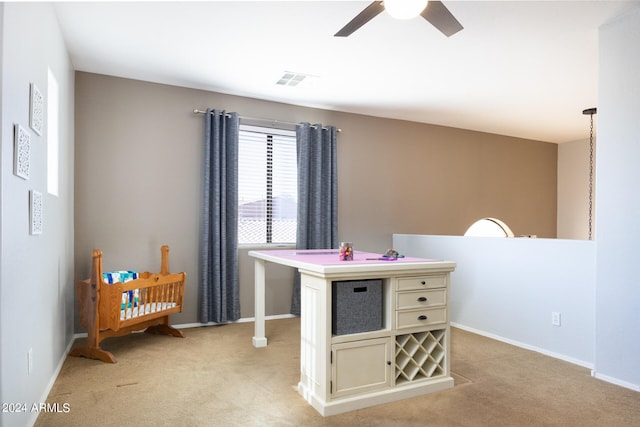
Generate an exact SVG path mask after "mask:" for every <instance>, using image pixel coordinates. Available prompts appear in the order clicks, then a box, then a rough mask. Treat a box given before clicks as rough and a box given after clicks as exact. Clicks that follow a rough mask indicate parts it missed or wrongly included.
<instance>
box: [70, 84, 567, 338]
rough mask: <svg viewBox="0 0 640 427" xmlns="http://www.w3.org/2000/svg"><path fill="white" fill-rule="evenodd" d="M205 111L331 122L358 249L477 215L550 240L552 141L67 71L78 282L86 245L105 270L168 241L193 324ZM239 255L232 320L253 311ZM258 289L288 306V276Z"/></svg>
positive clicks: (345, 227) (280, 310) (139, 262)
mask: <svg viewBox="0 0 640 427" xmlns="http://www.w3.org/2000/svg"><path fill="white" fill-rule="evenodd" d="M206 107H215V108H220V109H226V110H227V111H237V112H239V113H240V115H241V116H248V117H258V118H268V119H278V120H281V121H289V122H300V121H309V122H311V123H316V122H320V123H325V124H333V125H335V126H336V127H338V128H340V129H341V130H342V131H341V132H340V133H339V134H338V187H339V188H338V197H339V201H338V235H339V239H340V240H348V241H352V242H354V245H355V248H356V250H358V249H360V250H368V251H372V252H380V253H383V252H385V251H386V250H387V249H388V248H389V247H390V246H391V240H392V239H391V235H392V233H394V232H398V233H419V234H423V233H424V234H453V235H462V234H463V233H464V232H465V231H466V229H467V228H468V227H469V226H470V225H471V224H472V223H473V222H474V221H475V220H477V219H480V218H482V217H486V216H492V217H498V218H501V219H502V220H504V221H506V222H507V223H508V224H509V225H510V226H511V228H512V230H513V231H514V233H516V234H536V235H538V236H540V237H555V236H556V182H557V179H556V176H557V145H556V144H551V143H546V142H540V141H529V140H522V139H517V138H510V137H506V136H499V135H491V134H486V133H480V132H474V131H469V130H462V129H454V128H447V127H442V126H434V125H427V124H420V123H413V122H405V121H399V120H390V119H381V118H376V117H370V116H363V115H357V114H349V113H342V112H335V111H328V110H321V109H314V108H305V107H300V106H294V105H287V104H280V103H275V102H268V101H263V100H258V99H251V98H243V97H237V96H231V95H225V94H220V93H214V92H206V91H201V90H194V89H187V88H182V87H176V86H167V85H161V84H156V83H150V82H142V81H136V80H129V79H123V78H117V77H109V76H104V75H99V74H91V73H84V72H78V73H77V74H76V205H75V206H76V210H75V224H76V233H75V260H76V264H75V265H76V269H75V272H76V277H78V278H80V277H86V276H87V275H88V274H89V268H90V256H91V251H92V250H93V249H94V248H99V249H101V250H102V251H103V253H104V263H105V264H104V266H105V269H107V270H109V269H128V268H136V269H139V270H148V269H150V270H156V269H157V268H158V266H159V256H160V255H159V254H160V249H159V248H160V245H162V244H167V245H169V246H170V248H171V253H170V262H171V269H172V270H174V271H186V272H187V290H186V300H185V312H183V313H181V314H179V315H176V316H174V317H173V322H174V323H176V324H185V323H194V322H197V318H198V317H197V306H198V304H197V298H198V295H197V283H198V280H199V278H198V265H197V263H198V253H199V248H198V241H199V239H198V234H199V232H200V209H201V201H200V200H201V193H202V186H201V181H202V172H201V171H202V152H203V151H202V150H203V148H202V147H203V145H202V144H203V133H204V124H203V122H204V119H203V117H202V115H201V114H194V113H193V110H194V109H195V108H197V109H200V110H204V109H205V108H206ZM246 252H247V250H246V248H243V250H241V257H240V265H241V268H242V271H241V272H240V274H241V283H240V287H241V290H240V292H241V317H243V318H247V317H252V316H253V308H254V307H253V277H252V274H251V272H250V270H249V269H250V268H252V264H251V260H249V259H246ZM243 258H244V259H243ZM273 274H274V277H281V276H282V274H281V272H279V271H274V273H273ZM284 275H285V276H286V275H287V274H286V273H284ZM268 286H269V289H268V290H267V295H272V297H271V298H272V301H273V302H272V303H269V304H268V306H267V315H278V314H286V313H288V307H289V300H290V292H291V286H290V284H289V283H288V282H287V280H285V279H276V278H274V279H273V280H270V281H269V283H268ZM275 301H277V303H276V302H275ZM77 330H79V329H77Z"/></svg>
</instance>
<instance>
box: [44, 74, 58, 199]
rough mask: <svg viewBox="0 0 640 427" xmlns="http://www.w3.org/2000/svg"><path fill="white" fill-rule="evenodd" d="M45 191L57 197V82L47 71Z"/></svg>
mask: <svg viewBox="0 0 640 427" xmlns="http://www.w3.org/2000/svg"><path fill="white" fill-rule="evenodd" d="M47 83H48V84H47V88H48V90H47V191H48V192H49V194H53V195H54V196H57V195H58V191H59V188H58V186H59V183H58V174H59V168H60V159H59V156H60V153H59V150H60V147H59V141H58V97H59V89H58V81H57V80H56V77H55V76H54V75H53V72H52V71H51V69H49V77H48V80H47Z"/></svg>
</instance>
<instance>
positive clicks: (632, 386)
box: [591, 369, 640, 392]
mask: <svg viewBox="0 0 640 427" xmlns="http://www.w3.org/2000/svg"><path fill="white" fill-rule="evenodd" d="M591 376H592V377H593V378H596V379H599V380H602V381H606V382H608V383H611V384H614V385H617V386H620V387H624V388H628V389H629V390H633V391H637V392H640V385H639V384H633V383H630V382H628V381H623V380H620V379H618V378H614V377H610V376H609V375H604V374H599V373H598V372H596V370H595V369H592V370H591Z"/></svg>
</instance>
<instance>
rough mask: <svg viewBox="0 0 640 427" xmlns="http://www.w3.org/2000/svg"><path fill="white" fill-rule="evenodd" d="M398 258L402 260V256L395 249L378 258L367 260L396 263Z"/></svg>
mask: <svg viewBox="0 0 640 427" xmlns="http://www.w3.org/2000/svg"><path fill="white" fill-rule="evenodd" d="M398 258H404V255H401V254H399V253H398V251H396V250H395V249H389V250H388V251H387V252H385V253H384V255H382V256H380V257H379V258H367V260H370V261H396V260H397V259H398Z"/></svg>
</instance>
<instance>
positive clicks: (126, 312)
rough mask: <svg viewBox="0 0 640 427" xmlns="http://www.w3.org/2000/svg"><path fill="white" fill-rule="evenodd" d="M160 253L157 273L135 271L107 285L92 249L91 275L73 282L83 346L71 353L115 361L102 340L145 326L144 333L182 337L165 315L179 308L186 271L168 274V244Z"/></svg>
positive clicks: (98, 257) (97, 253)
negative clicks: (133, 275) (134, 275)
mask: <svg viewBox="0 0 640 427" xmlns="http://www.w3.org/2000/svg"><path fill="white" fill-rule="evenodd" d="M161 252H162V264H161V267H160V273H158V274H152V273H149V272H144V273H139V274H138V278H137V279H134V280H130V281H128V282H126V283H122V282H117V283H113V284H108V283H105V282H104V281H103V274H102V273H103V271H102V251H100V250H94V251H93V263H92V266H91V277H90V278H89V279H86V280H82V281H78V282H76V292H77V297H78V307H79V309H80V323H81V325H82V326H84V327H86V328H87V345H86V347H79V348H75V349H73V350H71V352H70V353H69V354H70V355H71V356H82V357H88V358H90V359H97V360H101V361H103V362H106V363H115V362H116V359H115V357H113V354H111V353H110V352H108V351H106V350H103V349H101V348H100V343H101V342H102V340H104V339H106V338H110V337H116V336H122V335H127V334H129V333H131V332H133V331H139V330H142V329H145V328H146V330H145V332H147V333H152V334H166V335H173V336H175V337H180V338H182V337H183V335H182V332H180V330H178V329H175V328H173V327H171V326H170V324H169V316H170V315H171V314H173V313H179V312H181V311H182V304H183V301H184V286H185V282H186V274H185V273H178V274H171V273H169V247H168V246H162V248H161ZM129 291H132V292H129ZM133 292H137V300H134V299H133V298H130V297H129V295H130V294H133Z"/></svg>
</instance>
